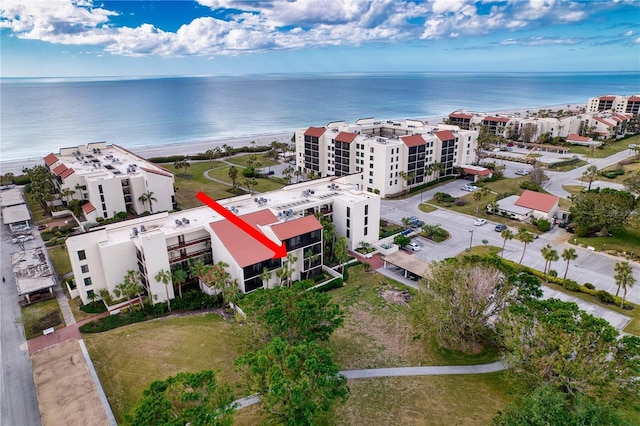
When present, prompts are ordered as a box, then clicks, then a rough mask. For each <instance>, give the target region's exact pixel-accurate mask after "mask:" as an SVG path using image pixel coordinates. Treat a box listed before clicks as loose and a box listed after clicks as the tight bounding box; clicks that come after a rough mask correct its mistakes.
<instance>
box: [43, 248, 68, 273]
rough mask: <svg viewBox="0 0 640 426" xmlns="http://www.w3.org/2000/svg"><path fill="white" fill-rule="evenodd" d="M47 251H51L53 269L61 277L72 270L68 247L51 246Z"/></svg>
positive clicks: (50, 257)
mask: <svg viewBox="0 0 640 426" xmlns="http://www.w3.org/2000/svg"><path fill="white" fill-rule="evenodd" d="M47 252H49V259H51V263H52V264H53V269H55V271H56V275H57V276H58V278H59V279H62V277H63V276H64V274H66V273H68V272H71V261H70V260H69V253H68V252H67V249H66V248H63V247H62V246H55V247H49V248H47Z"/></svg>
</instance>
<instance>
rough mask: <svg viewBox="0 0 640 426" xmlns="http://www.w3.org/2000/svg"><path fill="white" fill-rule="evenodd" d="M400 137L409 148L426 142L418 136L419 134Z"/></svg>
mask: <svg viewBox="0 0 640 426" xmlns="http://www.w3.org/2000/svg"><path fill="white" fill-rule="evenodd" d="M400 139H401V140H402V142H404V144H405V145H406V146H408V147H409V148H411V147H413V146H420V145H425V144H426V143H427V142H426V141H425V140H424V138H423V137H422V136H420V135H411V136H402V137H401V138H400Z"/></svg>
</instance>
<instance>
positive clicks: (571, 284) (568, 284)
mask: <svg viewBox="0 0 640 426" xmlns="http://www.w3.org/2000/svg"><path fill="white" fill-rule="evenodd" d="M562 287H564V288H566V289H567V290H569V291H580V284H578V283H577V282H575V281H573V280H564V283H562Z"/></svg>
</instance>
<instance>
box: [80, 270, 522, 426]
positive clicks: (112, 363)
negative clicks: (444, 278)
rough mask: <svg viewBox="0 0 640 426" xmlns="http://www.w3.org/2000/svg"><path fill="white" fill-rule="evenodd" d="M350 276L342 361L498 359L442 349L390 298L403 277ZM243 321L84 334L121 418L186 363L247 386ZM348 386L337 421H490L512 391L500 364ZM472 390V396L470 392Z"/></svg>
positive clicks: (342, 294) (242, 419) (165, 323)
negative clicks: (240, 367)
mask: <svg viewBox="0 0 640 426" xmlns="http://www.w3.org/2000/svg"><path fill="white" fill-rule="evenodd" d="M349 277H350V278H349V283H348V284H347V285H346V286H345V287H343V288H341V289H338V290H334V291H332V292H331V293H330V295H331V296H332V297H333V300H335V301H336V302H337V303H339V304H340V305H341V306H342V307H343V308H344V309H345V310H346V312H347V314H346V318H345V326H344V328H343V329H341V330H339V331H338V332H336V333H335V335H334V336H333V337H332V338H331V340H330V342H329V345H330V346H331V347H332V348H333V349H334V350H335V351H336V357H337V361H338V362H339V364H340V366H341V368H342V369H348V368H365V367H379V366H401V365H419V364H422V365H429V364H431V365H434V364H437V365H444V364H475V363H484V362H490V361H493V360H495V359H496V353H495V352H493V351H489V352H486V353H481V354H478V355H475V356H467V355H464V354H460V353H457V352H456V353H452V352H447V351H442V350H440V349H438V348H437V347H436V346H435V345H434V344H433V341H432V340H431V339H424V338H421V337H420V336H419V335H418V333H417V332H416V331H415V330H413V327H412V325H411V321H410V315H411V309H410V303H411V302H409V306H407V305H402V304H395V303H390V302H387V301H386V300H385V299H384V298H383V297H382V296H381V294H380V292H381V291H382V290H392V289H393V288H397V289H402V290H404V287H403V286H401V285H400V284H398V283H396V282H394V281H392V280H390V279H388V278H386V277H384V276H382V275H379V274H377V273H367V272H364V270H363V268H362V267H361V266H358V267H353V268H350V269H349ZM240 330H241V327H240V326H238V324H235V323H228V322H225V321H223V320H221V319H220V318H219V317H217V316H215V315H203V316H187V317H181V318H169V319H161V320H157V321H151V322H146V323H138V324H133V325H130V326H126V327H122V328H119V329H116V330H112V331H109V332H105V333H100V334H85V335H83V338H84V339H85V342H86V344H87V348H88V349H89V353H90V354H91V358H92V360H93V361H94V364H95V365H96V369H97V371H98V375H99V376H100V380H101V382H102V385H103V387H104V389H105V392H106V394H107V397H108V399H109V402H110V403H111V406H112V408H113V410H114V414H115V415H116V419H117V420H118V421H121V420H122V416H123V414H124V413H125V412H127V411H128V410H130V409H131V407H133V406H134V405H135V404H136V403H137V402H138V401H139V400H140V398H141V392H142V390H143V389H144V388H145V387H147V386H148V385H149V383H151V382H152V381H154V380H158V379H163V378H165V377H167V376H169V375H173V374H176V373H177V372H180V371H199V370H202V369H207V368H213V369H217V370H220V379H221V380H223V381H226V382H228V383H231V384H232V386H233V387H234V390H235V392H236V394H237V395H238V396H244V391H243V389H242V388H241V387H240V384H241V383H243V382H242V377H241V376H240V375H239V373H238V372H237V371H236V370H235V369H234V368H233V367H232V361H233V359H234V358H235V357H236V356H238V355H239V354H241V353H242V352H243V351H244V350H245V348H246V347H248V345H246V343H245V340H244V338H245V337H244V336H245V335H244V334H243V333H242V332H241V331H240ZM349 387H350V388H351V390H352V394H351V397H350V399H349V400H348V402H347V403H346V405H345V406H343V407H338V408H336V410H335V412H334V413H332V414H331V415H330V417H331V418H332V419H334V418H335V419H337V423H338V424H362V419H366V422H367V423H368V424H371V425H381V426H382V425H387V424H389V421H388V420H389V419H390V418H391V417H390V416H391V415H396V414H397V415H398V417H395V418H396V419H402V421H400V423H397V422H396V424H423V422H424V419H425V418H435V419H438V421H440V422H441V424H445V423H446V424H460V421H462V419H463V420H464V424H469V425H483V424H487V422H488V421H489V419H491V418H492V417H493V416H494V415H495V412H496V411H497V410H499V409H501V408H503V407H504V405H505V403H506V402H507V401H508V400H509V399H510V398H511V397H510V396H509V395H508V393H507V392H506V390H505V380H504V378H503V376H502V374H489V375H481V376H451V377H449V376H443V377H415V378H414V377H404V378H401V379H368V380H351V381H350V382H349ZM382 388H384V389H382ZM469 395H472V399H473V401H469V400H468V399H465V398H466V396H469ZM382 400H384V404H381V403H380V401H382ZM260 416H261V414H260V411H259V410H257V409H256V408H255V407H254V408H250V409H248V410H246V411H245V410H243V411H242V412H241V413H238V415H237V417H236V424H240V425H253V424H258V423H260V421H261V417H260ZM331 423H333V421H332V422H331ZM392 423H393V422H392Z"/></svg>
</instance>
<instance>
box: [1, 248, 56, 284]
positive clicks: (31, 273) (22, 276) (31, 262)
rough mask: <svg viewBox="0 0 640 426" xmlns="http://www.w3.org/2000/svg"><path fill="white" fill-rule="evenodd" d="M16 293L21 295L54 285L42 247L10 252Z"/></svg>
mask: <svg viewBox="0 0 640 426" xmlns="http://www.w3.org/2000/svg"><path fill="white" fill-rule="evenodd" d="M11 266H12V268H13V274H14V275H15V277H16V283H17V285H16V286H17V288H18V295H19V296H22V295H25V294H29V293H34V292H36V291H39V290H44V289H46V288H49V287H52V286H54V285H55V280H54V276H53V273H52V271H51V268H50V267H49V262H48V261H47V256H46V253H45V252H44V249H43V248H42V247H38V248H35V249H32V250H25V251H23V252H17V253H13V254H11Z"/></svg>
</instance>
